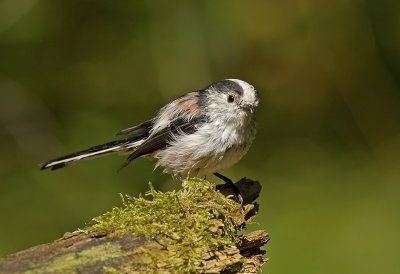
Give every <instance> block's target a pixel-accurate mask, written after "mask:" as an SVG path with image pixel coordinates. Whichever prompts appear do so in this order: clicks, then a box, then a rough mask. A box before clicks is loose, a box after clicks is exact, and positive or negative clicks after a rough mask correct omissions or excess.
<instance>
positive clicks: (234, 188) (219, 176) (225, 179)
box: [214, 172, 243, 205]
mask: <svg viewBox="0 0 400 274" xmlns="http://www.w3.org/2000/svg"><path fill="white" fill-rule="evenodd" d="M214 175H215V176H217V177H218V178H220V179H221V180H222V181H224V182H225V183H226V184H227V185H229V187H230V188H231V189H232V190H233V192H234V193H235V195H236V198H237V200H238V202H239V203H240V204H241V205H242V204H243V197H242V195H241V194H240V191H239V189H238V188H237V187H236V186H235V184H234V183H233V182H232V180H231V179H229V178H228V177H226V176H224V175H222V174H221V173H218V172H215V173H214Z"/></svg>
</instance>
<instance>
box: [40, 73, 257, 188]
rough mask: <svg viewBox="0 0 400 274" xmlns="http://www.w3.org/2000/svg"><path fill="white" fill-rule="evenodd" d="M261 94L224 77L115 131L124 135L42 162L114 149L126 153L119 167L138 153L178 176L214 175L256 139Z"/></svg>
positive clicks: (60, 163) (55, 164)
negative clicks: (123, 137)
mask: <svg viewBox="0 0 400 274" xmlns="http://www.w3.org/2000/svg"><path fill="white" fill-rule="evenodd" d="M258 103H259V96H258V93H257V91H256V90H255V89H254V87H253V86H251V85H250V84H248V83H246V82H244V81H242V80H238V79H227V80H222V81H217V82H215V83H212V84H211V85H209V86H207V87H206V88H204V89H202V90H199V91H193V92H190V93H187V94H185V95H183V96H181V97H179V98H177V99H176V100H174V101H172V102H170V103H169V104H167V105H166V106H164V107H163V108H161V109H160V110H159V111H158V113H157V114H156V115H155V117H154V118H152V119H150V120H148V121H145V122H143V123H141V124H139V125H137V126H134V127H130V128H127V129H124V130H121V131H120V132H118V135H124V136H126V137H125V139H121V140H116V141H112V142H108V143H105V144H102V145H98V146H94V147H91V148H88V149H85V150H82V151H79V152H76V153H73V154H69V155H66V156H63V157H60V158H57V159H54V160H51V161H48V162H45V163H43V164H41V169H47V168H51V169H52V170H55V169H58V168H61V167H64V166H66V165H68V164H70V163H73V162H76V161H79V160H83V159H90V158H93V157H97V156H103V155H108V154H112V153H125V154H129V156H128V158H127V159H126V161H125V162H124V163H123V164H122V166H121V167H120V169H122V168H124V167H126V166H127V165H128V164H129V163H130V162H131V161H132V160H134V159H136V158H138V157H140V156H150V158H153V159H155V160H156V161H157V162H156V167H159V166H160V167H163V168H164V172H165V173H169V174H171V175H172V176H173V177H175V178H177V179H179V180H182V178H185V177H186V176H188V175H190V176H197V177H203V176H206V175H208V174H215V175H216V176H218V177H219V178H221V179H223V180H224V181H225V182H227V183H229V184H231V185H232V181H230V180H229V179H228V178H226V177H224V176H223V175H221V174H219V173H217V172H218V171H219V170H221V169H224V168H227V167H229V166H231V165H233V164H234V163H236V162H237V161H239V160H240V159H241V158H242V157H243V156H244V155H245V154H246V152H247V151H248V149H249V148H250V145H251V143H252V142H253V140H254V137H255V133H256V128H255V113H254V111H255V108H256V107H257V106H258Z"/></svg>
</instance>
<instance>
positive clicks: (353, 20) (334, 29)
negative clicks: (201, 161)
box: [0, 0, 400, 273]
mask: <svg viewBox="0 0 400 274" xmlns="http://www.w3.org/2000/svg"><path fill="white" fill-rule="evenodd" d="M224 78H240V79H243V80H245V81H248V82H250V83H251V84H253V85H254V86H255V87H256V88H257V89H258V91H259V92H260V95H261V105H260V107H259V109H258V113H257V115H258V117H257V119H258V135H257V138H256V140H255V143H254V144H253V146H252V148H251V150H250V151H249V153H248V154H247V155H246V157H245V158H244V159H243V160H242V161H241V162H240V163H239V164H237V165H236V166H235V167H234V168H230V169H229V170H227V171H225V172H224V174H226V175H227V176H229V177H231V178H233V179H235V180H237V179H239V178H241V177H243V176H247V177H250V178H253V179H258V180H259V181H260V182H261V183H262V185H263V191H262V194H261V197H260V198H259V202H260V204H261V207H260V208H261V210H260V213H259V216H258V218H257V219H256V220H257V222H258V223H257V224H254V225H252V226H251V228H252V229H265V230H267V231H268V232H269V233H270V235H271V238H272V240H271V241H270V242H269V243H268V245H267V246H266V250H267V255H268V257H269V258H270V261H269V262H268V263H267V264H266V266H265V267H264V272H265V273H396V272H399V271H400V260H399V258H400V236H399V232H400V216H399V211H400V184H399V179H400V166H399V165H400V136H399V133H400V92H399V91H400V87H399V85H400V2H399V1H394V0H383V1H373V0H368V1H362V0H353V1H341V0H339V1H329V2H328V1H317V0H299V1H288V0H283V1H282V0H280V1H278V0H269V1H179V2H178V1H158V2H156V1H94V0H93V1H88V0H86V1H66V0H64V1H61V0H42V1H36V0H18V1H15V0H0V180H1V183H0V256H4V255H6V254H9V253H12V252H16V251H18V250H21V249H25V248H27V247H30V246H32V245H36V244H40V243H44V242H49V241H52V240H54V239H56V238H58V237H60V236H61V235H62V234H63V232H66V231H72V230H74V229H76V228H78V227H84V226H85V224H86V223H88V222H89V221H90V219H91V218H92V217H94V216H97V215H99V214H101V213H103V212H105V211H106V210H109V209H110V208H112V207H113V206H115V205H119V204H120V199H119V195H118V193H130V194H135V195H136V194H138V193H139V192H144V191H146V190H147V189H148V185H147V182H148V181H152V182H153V183H154V184H155V186H156V187H157V188H158V189H161V190H167V189H171V188H178V187H179V183H177V182H173V181H172V179H171V178H170V177H169V176H168V175H162V174H161V172H160V171H159V170H156V171H154V172H153V163H151V162H149V161H147V160H145V159H139V160H136V161H135V162H134V163H133V164H132V165H131V166H129V168H126V169H125V170H124V171H123V172H120V173H116V169H117V168H118V167H119V165H120V164H121V163H122V161H123V160H124V157H118V156H111V157H107V158H102V159H97V160H93V161H87V162H82V163H80V164H77V165H73V166H71V167H69V168H66V169H62V170H59V171H57V172H47V171H45V172H42V171H39V169H38V166H37V164H38V163H40V162H41V161H44V160H48V159H49V158H53V157H56V156H61V155H63V154H66V153H70V152H74V151H76V150H80V149H83V148H86V147H88V146H91V145H95V144H98V143H102V142H106V141H109V140H111V139H113V138H114V133H115V132H117V131H118V130H120V129H122V128H125V127H128V126H132V125H134V124H137V123H139V122H141V121H143V120H145V119H148V118H149V117H151V116H152V115H153V114H154V113H155V111H156V110H157V109H158V108H159V107H161V106H162V105H163V104H165V103H167V102H168V101H169V100H171V99H173V98H175V97H177V96H179V95H181V94H183V93H185V92H188V91H192V90H196V89H199V88H203V87H205V86H206V85H208V84H209V83H211V82H213V81H215V80H219V79H224ZM209 179H211V180H212V181H214V182H218V180H217V179H215V178H212V177H210V178H209Z"/></svg>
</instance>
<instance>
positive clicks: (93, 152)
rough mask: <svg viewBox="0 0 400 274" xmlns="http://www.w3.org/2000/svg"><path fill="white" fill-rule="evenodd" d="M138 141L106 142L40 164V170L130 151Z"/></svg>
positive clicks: (53, 168)
mask: <svg viewBox="0 0 400 274" xmlns="http://www.w3.org/2000/svg"><path fill="white" fill-rule="evenodd" d="M138 141H139V142H140V140H138V138H137V137H136V138H128V139H124V140H117V141H112V142H108V143H105V144H102V145H98V146H94V147H91V148H88V149H85V150H82V151H78V152H75V153H72V154H68V155H65V156H62V157H59V158H56V159H53V160H50V161H47V162H44V163H42V164H40V169H42V170H43V169H48V168H50V169H51V170H56V169H59V168H62V167H65V166H66V165H67V164H70V163H73V162H76V161H80V160H84V159H92V158H95V157H98V156H104V155H107V154H112V153H117V152H124V151H131V150H133V149H134V148H135V147H136V145H135V143H136V142H138Z"/></svg>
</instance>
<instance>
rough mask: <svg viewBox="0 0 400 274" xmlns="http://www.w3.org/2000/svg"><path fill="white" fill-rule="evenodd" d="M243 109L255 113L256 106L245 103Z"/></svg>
mask: <svg viewBox="0 0 400 274" xmlns="http://www.w3.org/2000/svg"><path fill="white" fill-rule="evenodd" d="M242 109H243V110H244V111H246V112H247V113H250V114H253V113H254V106H253V105H244V106H242Z"/></svg>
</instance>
